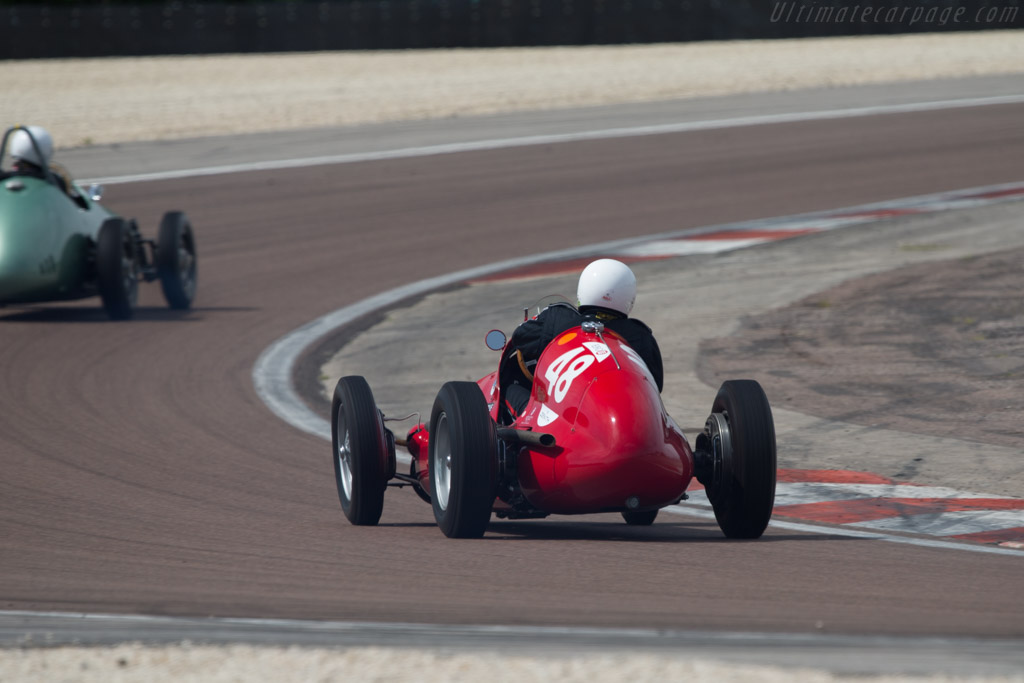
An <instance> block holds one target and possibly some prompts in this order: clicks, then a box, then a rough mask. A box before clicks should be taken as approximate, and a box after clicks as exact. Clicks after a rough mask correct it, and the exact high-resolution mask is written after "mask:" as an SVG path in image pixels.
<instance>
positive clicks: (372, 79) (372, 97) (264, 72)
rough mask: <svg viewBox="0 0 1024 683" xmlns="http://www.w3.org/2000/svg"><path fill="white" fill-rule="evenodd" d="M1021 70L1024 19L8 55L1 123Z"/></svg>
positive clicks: (137, 669)
mask: <svg viewBox="0 0 1024 683" xmlns="http://www.w3.org/2000/svg"><path fill="white" fill-rule="evenodd" d="M1020 72H1024V32H1019V31H1018V32H987V33H956V34H946V35H919V36H899V37H870V38H868V37H862V38H844V39H831V40H802V41H776V42H758V41H752V42H746V43H699V44H691V45H652V46H619V47H607V48H598V47H595V48H552V49H537V50H520V49H502V50H487V51H473V50H454V51H436V52H380V53H323V54H291V55H246V56H221V57H185V58H143V59H99V60H54V61H24V62H18V61H10V62H4V63H3V64H0V91H2V92H3V93H4V96H3V97H2V98H0V120H2V121H3V122H5V125H10V124H14V123H35V124H40V125H44V126H47V127H48V128H49V129H50V131H51V132H52V133H53V135H54V137H55V139H56V141H57V144H58V147H74V146H81V145H89V144H101V143H111V142H121V141H129V140H158V139H166V140H170V139H180V138H188V137H198V136H203V135H215V134H228V133H236V132H258V131H271V130H294V129H302V128H316V127H324V126H336V125H344V124H353V123H366V122H379V121H389V120H402V119H416V118H438V117H455V116H470V115H474V114H484V113H497V112H509V111H516V110H534V109H547V108H558V107H573V106H583V105H599V104H609V103H622V102H643V101H656V100H665V99H675V98H685V97H697V96H710V95H723V94H732V93H742V92H758V91H772V90H774V91H778V90H794V89H799V88H807V87H820V86H836V87H838V86H845V85H855V84H868V83H883V82H898V81H908V80H922V79H934V78H951V77H964V76H971V75H995V74H1008V73H1020ZM794 678H796V679H798V680H802V681H832V680H844V679H843V678H842V677H836V676H832V675H830V674H826V673H820V672H794V671H786V672H783V671H780V670H776V669H769V668H748V667H738V666H724V665H721V664H710V663H705V662H700V661H694V660H684V659H680V658H676V657H673V656H667V655H662V656H653V655H618V654H616V655H612V654H609V655H606V656H600V657H594V656H587V657H579V656H568V655H567V656H560V657H546V658H524V657H519V656H513V655H500V654H471V653H466V654H457V655H439V654H437V653H431V652H424V651H404V652H402V653H401V655H399V656H396V655H395V654H394V653H393V652H392V651H382V650H380V649H374V648H359V649H352V650H344V651H342V650H324V649H296V648H254V647H243V646H239V647H229V648H209V647H193V646H187V645H186V646H182V647H177V648H160V647H142V646H138V645H124V646H119V647H116V648H66V647H65V648H53V649H25V650H19V649H8V650H0V681H34V680H47V681H100V680H102V681H143V680H145V681H157V680H175V681H192V680H196V681H198V680H202V681H237V680H278V681H331V680H339V681H340V680H364V681H391V680H423V681H431V680H446V681H469V680H473V681H476V680H483V679H489V680H492V681H512V680H517V681H518V680H564V681H588V682H591V683H600V682H601V681H619V680H623V679H636V680H689V681H775V680H779V681H782V680H793V679H794ZM873 680H893V681H895V680H919V679H910V678H905V677H900V678H895V677H892V678H878V679H873ZM927 680H931V681H944V680H958V679H952V678H942V677H939V678H934V677H932V678H928V679H927ZM959 680H963V679H959ZM973 680H980V679H973ZM986 680H999V679H986ZM1002 680H1009V679H1002ZM1013 680H1024V679H1022V678H1020V677H1018V678H1016V679H1013Z"/></svg>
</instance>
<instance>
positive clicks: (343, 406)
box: [331, 376, 388, 526]
mask: <svg viewBox="0 0 1024 683" xmlns="http://www.w3.org/2000/svg"><path fill="white" fill-rule="evenodd" d="M331 445H332V454H331V456H332V459H333V460H334V480H335V483H336V484H337V487H338V499H339V500H340V501H341V509H342V510H344V511H345V516H346V517H348V521H350V522H351V523H352V524H355V525H357V526H373V525H375V524H377V523H378V522H379V521H380V516H381V513H382V512H383V510H384V491H385V489H386V488H387V462H388V452H387V444H386V441H385V436H384V421H383V419H382V417H381V414H380V411H379V410H377V405H376V404H375V403H374V401H373V392H371V391H370V385H369V384H367V383H366V380H365V379H363V378H362V377H359V376H349V377H342V378H341V379H339V380H338V384H337V385H335V387H334V399H333V400H332V401H331Z"/></svg>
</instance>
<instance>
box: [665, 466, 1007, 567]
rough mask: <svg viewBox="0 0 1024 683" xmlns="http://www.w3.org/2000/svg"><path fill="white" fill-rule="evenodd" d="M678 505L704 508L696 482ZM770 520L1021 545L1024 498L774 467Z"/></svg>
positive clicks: (864, 474)
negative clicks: (775, 477) (773, 505)
mask: <svg viewBox="0 0 1024 683" xmlns="http://www.w3.org/2000/svg"><path fill="white" fill-rule="evenodd" d="M687 494H688V496H689V499H688V500H687V502H686V503H684V504H681V505H679V506H678V507H680V508H682V509H683V510H685V509H686V508H688V507H690V506H695V507H697V508H701V509H705V510H710V509H711V502H710V501H709V500H708V498H707V496H706V495H705V493H704V489H703V487H702V486H700V485H699V484H697V483H696V482H695V483H694V485H692V486H691V487H690V489H689V491H687ZM772 518H773V519H778V518H787V519H793V520H802V521H807V522H817V523H819V524H832V525H836V526H839V527H844V528H854V529H866V530H877V531H883V532H896V533H906V534H918V535H923V536H937V537H941V538H943V539H946V540H950V541H972V542H976V543H987V544H993V545H998V546H1001V547H1003V548H1015V549H1024V499H1022V498H1011V497H1009V496H994V495H988V494H983V493H970V492H966V491H958V490H956V489H952V488H948V487H944V486H919V485H916V484H899V483H895V482H893V481H892V480H891V479H887V478H885V477H881V476H879V475H876V474H871V473H869V472H853V471H849V470H791V469H780V470H779V471H778V483H777V484H776V488H775V509H774V511H773V513H772Z"/></svg>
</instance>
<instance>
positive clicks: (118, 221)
mask: <svg viewBox="0 0 1024 683" xmlns="http://www.w3.org/2000/svg"><path fill="white" fill-rule="evenodd" d="M96 288H97V289H98V290H99V293H100V299H102V301H103V308H104V310H105V311H106V312H107V315H108V316H109V317H110V319H111V320H128V319H129V318H131V317H132V314H133V312H134V310H135V303H136V302H137V301H138V295H139V260H138V257H137V254H136V249H135V240H134V239H133V235H132V231H131V228H130V227H129V226H128V222H127V221H125V220H124V219H123V218H108V219H107V220H105V221H103V225H101V226H100V232H99V235H98V236H97V238H96Z"/></svg>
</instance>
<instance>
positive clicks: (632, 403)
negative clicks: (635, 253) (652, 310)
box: [331, 321, 776, 538]
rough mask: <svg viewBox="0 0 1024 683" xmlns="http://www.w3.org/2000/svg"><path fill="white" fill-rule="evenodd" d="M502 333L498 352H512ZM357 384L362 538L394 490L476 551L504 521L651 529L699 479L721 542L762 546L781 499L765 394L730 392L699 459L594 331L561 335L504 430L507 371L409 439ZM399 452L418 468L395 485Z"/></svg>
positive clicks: (349, 505)
mask: <svg viewBox="0 0 1024 683" xmlns="http://www.w3.org/2000/svg"><path fill="white" fill-rule="evenodd" d="M505 343H506V338H505V335H504V333H502V332H500V331H498V330H492V331H491V332H490V333H488V335H487V345H488V346H489V347H490V348H492V349H495V350H500V349H502V348H504V346H505ZM386 419H387V418H385V416H384V415H383V414H382V413H381V412H380V411H379V410H378V409H377V407H376V404H375V403H374V399H373V393H372V392H371V390H370V387H369V385H368V384H367V382H366V380H365V379H364V378H363V377H360V376H348V377H342V378H341V379H340V380H338V384H337V386H336V387H335V390H334V399H333V401H332V407H331V432H332V444H333V454H332V457H333V460H334V473H335V478H336V480H337V486H338V496H339V498H340V499H341V506H342V509H343V510H344V511H345V515H346V516H347V517H348V519H349V521H350V522H352V523H353V524H358V525H374V524H377V523H378V521H379V520H380V517H381V512H382V509H383V505H384V491H385V490H386V489H387V487H388V486H411V487H412V488H413V489H414V490H415V491H416V493H418V494H419V495H420V497H421V498H423V499H424V500H426V501H427V502H429V503H431V505H432V506H433V508H434V517H435V519H436V520H437V524H438V526H439V527H441V530H442V531H443V532H444V534H445V535H446V536H449V537H452V538H478V537H480V536H482V535H483V534H484V531H485V530H486V529H487V526H488V524H489V522H490V519H491V515H492V514H494V515H496V516H497V517H498V518H502V519H526V518H540V517H546V516H548V515H550V514H561V515H577V514H590V513H597V512H619V513H621V514H622V517H623V518H624V519H625V521H626V523H627V524H633V525H649V524H651V523H653V522H654V519H655V517H656V516H657V515H658V510H659V509H661V508H663V507H666V506H668V505H673V504H675V503H678V502H680V501H681V500H683V499H685V498H686V489H687V487H688V486H689V485H690V483H691V480H692V479H693V478H694V477H696V478H697V479H698V481H700V482H701V483H702V484H703V485H704V487H705V490H706V493H707V496H708V499H709V500H710V501H711V504H712V506H713V508H714V511H715V517H716V519H717V520H718V525H719V527H721V529H722V532H723V533H724V534H725V535H726V536H727V537H729V538H758V537H760V536H761V534H762V533H763V532H764V530H765V527H766V526H767V525H768V520H769V519H770V517H771V514H772V506H773V503H774V500H775V466H776V465H775V425H774V422H773V420H772V413H771V408H770V407H769V405H768V399H767V397H766V396H765V393H764V391H763V390H762V388H761V386H760V385H759V384H758V383H757V382H755V381H753V380H730V381H727V382H725V383H723V384H722V386H721V388H720V389H719V391H718V395H717V396H716V398H715V401H714V403H713V405H712V407H711V414H710V416H709V417H708V419H707V422H706V423H705V426H704V430H703V432H702V433H701V434H699V435H698V436H697V439H696V443H695V447H693V448H691V446H690V444H689V443H688V442H687V440H686V437H685V436H684V435H683V432H682V430H680V429H679V427H678V426H677V425H676V423H675V422H674V421H673V420H672V418H671V417H670V416H669V415H668V413H667V412H666V411H665V407H664V405H663V403H662V401H661V396H660V395H659V393H658V389H657V387H656V385H655V382H654V379H653V378H652V377H651V374H650V372H649V371H648V369H647V366H646V365H645V364H644V362H643V360H641V358H640V356H639V355H638V354H637V353H636V352H635V351H634V350H633V349H632V348H630V347H629V346H628V345H627V344H626V343H625V341H624V340H623V339H621V338H620V337H618V336H617V335H616V334H615V333H614V332H611V331H610V330H605V329H604V326H603V325H602V324H601V323H600V322H597V321H594V322H584V323H583V324H582V325H581V326H578V327H575V328H573V329H570V330H568V331H566V332H563V333H562V334H560V335H558V336H557V337H556V338H555V339H554V341H552V342H551V343H550V344H549V345H548V346H547V348H546V349H545V350H544V352H543V354H541V357H540V359H539V361H538V363H537V366H536V372H535V378H534V381H533V387H532V393H531V396H530V401H529V403H528V404H527V406H526V408H525V410H523V411H522V413H521V415H520V416H519V417H518V419H516V420H515V421H514V422H512V423H511V424H509V425H507V426H506V425H502V424H499V422H498V420H499V385H498V373H497V371H495V372H492V373H490V374H489V375H487V376H486V377H484V378H483V379H481V380H480V381H478V382H476V383H473V382H448V383H446V384H445V385H444V386H442V387H441V390H440V392H439V393H438V395H437V398H436V400H435V401H434V406H433V410H432V411H431V415H430V423H429V426H428V425H423V424H421V425H417V426H416V427H414V428H413V429H412V430H411V431H410V432H409V435H408V438H407V439H396V438H395V437H394V435H393V433H392V432H391V431H390V430H389V429H387V428H386V427H385V421H386ZM396 446H404V447H406V448H407V449H408V450H409V453H410V454H411V456H412V463H411V467H410V469H409V472H408V474H406V473H403V472H398V471H397V469H398V467H397V458H396V455H395V448H396Z"/></svg>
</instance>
